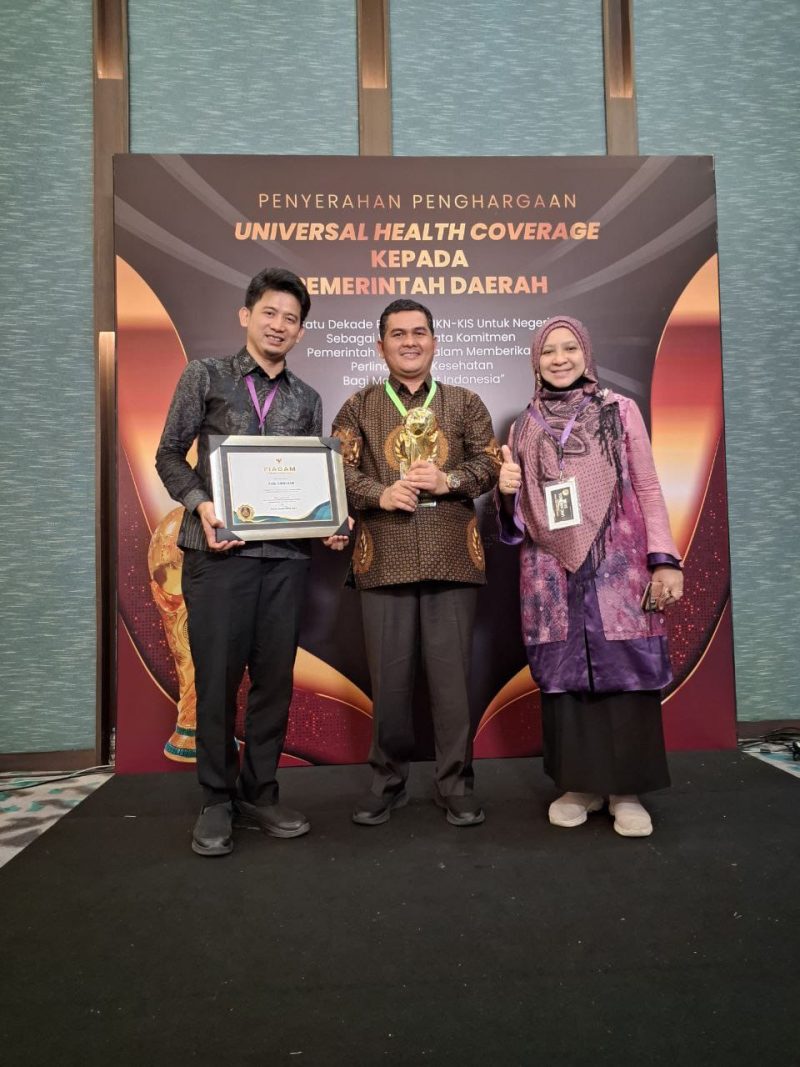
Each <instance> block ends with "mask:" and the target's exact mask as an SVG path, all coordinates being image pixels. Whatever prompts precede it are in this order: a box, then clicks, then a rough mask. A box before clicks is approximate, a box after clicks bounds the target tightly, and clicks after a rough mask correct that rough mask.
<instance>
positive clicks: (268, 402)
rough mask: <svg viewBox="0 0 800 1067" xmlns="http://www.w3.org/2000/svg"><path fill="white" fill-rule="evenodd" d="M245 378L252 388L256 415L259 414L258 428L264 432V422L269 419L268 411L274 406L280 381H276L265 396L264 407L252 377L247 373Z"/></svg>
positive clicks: (250, 388)
mask: <svg viewBox="0 0 800 1067" xmlns="http://www.w3.org/2000/svg"><path fill="white" fill-rule="evenodd" d="M244 380H245V381H246V382H247V388H248V389H249V390H250V399H251V400H252V401H253V407H254V408H255V409H256V415H258V428H259V430H261V432H262V433H263V432H264V423H265V422H266V420H267V412H268V411H269V409H270V408H271V407H272V401H273V400H274V399H275V394H276V393H277V391H278V383H277V382H275V384H274V385H273V387H272V388H271V389H270V391H269V393H268V394H267V396H265V397H264V407H263V408H262V407H261V406H260V404H259V403H258V397H257V396H256V387H255V386H254V385H253V379H252V377H251V376H250V375H249V374H247V375H245V379H244Z"/></svg>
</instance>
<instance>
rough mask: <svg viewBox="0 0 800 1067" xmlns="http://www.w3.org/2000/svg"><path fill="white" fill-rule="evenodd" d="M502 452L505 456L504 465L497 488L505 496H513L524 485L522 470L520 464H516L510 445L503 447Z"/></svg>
mask: <svg viewBox="0 0 800 1067" xmlns="http://www.w3.org/2000/svg"><path fill="white" fill-rule="evenodd" d="M500 451H501V452H502V454H503V465H502V466H501V468H500V477H499V479H498V482H497V488H498V489H499V490H500V492H501V493H503V494H504V495H505V496H513V494H514V493H518V492H519V488H520V486H521V485H522V468H521V467H520V465H519V463H514V461H513V459H512V458H511V449H510V448H509V447H508V445H503V447H502V448H501V449H500Z"/></svg>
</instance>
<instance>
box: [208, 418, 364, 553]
mask: <svg viewBox="0 0 800 1067" xmlns="http://www.w3.org/2000/svg"><path fill="white" fill-rule="evenodd" d="M208 444H209V461H210V464H211V491H212V495H213V498H214V510H215V511H216V513H217V515H218V516H219V518H221V519H222V521H223V523H224V525H225V528H224V529H222V530H217V540H218V541H231V540H239V541H268V540H274V539H277V538H286V537H291V538H294V537H329V536H330V535H331V534H335V533H348V532H349V530H348V523H347V496H346V494H345V488H344V467H343V465H342V457H341V454H340V452H339V442H338V440H337V439H336V438H335V437H246V436H231V437H221V436H218V435H210V436H209V439H208Z"/></svg>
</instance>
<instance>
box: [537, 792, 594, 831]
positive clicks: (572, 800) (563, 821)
mask: <svg viewBox="0 0 800 1067" xmlns="http://www.w3.org/2000/svg"><path fill="white" fill-rule="evenodd" d="M603 804H604V800H603V798H602V797H599V796H597V795H596V794H595V793H565V794H564V795H563V797H559V798H558V800H554V801H553V803H552V804H551V805H550V807H549V809H548V812H547V816H548V818H549V819H550V822H551V823H552V824H553V826H580V825H581V823H585V822H586V816H587V815H588V814H589V812H590V811H599V810H600V809H601V808H602V806H603Z"/></svg>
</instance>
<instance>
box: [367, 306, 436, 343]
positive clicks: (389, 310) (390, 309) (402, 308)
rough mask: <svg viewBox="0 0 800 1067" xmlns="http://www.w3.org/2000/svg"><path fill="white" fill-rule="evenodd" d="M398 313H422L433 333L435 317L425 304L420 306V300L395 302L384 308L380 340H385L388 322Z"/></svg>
mask: <svg viewBox="0 0 800 1067" xmlns="http://www.w3.org/2000/svg"><path fill="white" fill-rule="evenodd" d="M398 311H421V312H422V314H423V315H424V316H425V318H426V319H427V320H428V326H429V327H430V331H431V333H433V332H434V331H433V315H431V313H430V309H429V308H426V307H425V305H424V304H420V303H419V301H418V300H393V301H392V302H391V304H389V306H388V307H387V308H384V310H383V314H382V315H381V317H380V320H379V322H378V334H379V336H380V339H381V340H383V337H384V334H385V333H386V322H387V320H388V318H389V316H390V315H394V314H395V313H396V312H398Z"/></svg>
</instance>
